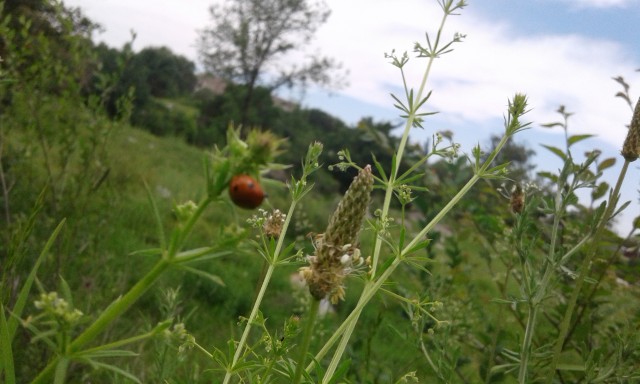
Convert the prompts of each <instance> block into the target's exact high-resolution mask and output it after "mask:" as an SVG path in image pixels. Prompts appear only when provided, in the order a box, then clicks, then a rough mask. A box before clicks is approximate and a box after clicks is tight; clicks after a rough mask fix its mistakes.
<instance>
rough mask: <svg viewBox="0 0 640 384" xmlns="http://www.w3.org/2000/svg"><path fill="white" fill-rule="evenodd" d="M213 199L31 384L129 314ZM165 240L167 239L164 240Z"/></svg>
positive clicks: (46, 377)
mask: <svg viewBox="0 0 640 384" xmlns="http://www.w3.org/2000/svg"><path fill="white" fill-rule="evenodd" d="M211 201H212V200H211V199H210V198H208V197H207V198H205V199H204V200H203V202H202V203H201V204H199V205H198V208H197V210H196V211H195V212H194V213H193V215H191V217H190V218H189V220H188V221H187V223H186V225H185V227H184V229H183V230H182V231H181V233H180V235H179V237H178V238H177V239H175V240H174V241H172V242H171V243H170V244H169V248H168V250H167V251H166V253H165V254H164V255H163V257H162V258H161V259H160V260H158V262H157V263H156V264H155V265H154V266H153V268H152V269H151V270H150V271H149V272H147V274H146V275H145V276H144V277H143V278H142V279H140V280H139V281H138V282H137V283H136V284H135V285H134V286H133V287H132V288H131V289H130V290H129V291H128V292H127V293H126V294H125V295H124V296H122V297H121V298H119V299H117V300H116V301H114V302H113V303H111V305H110V306H109V307H107V308H106V309H105V310H104V311H103V312H102V313H101V314H100V316H99V317H98V318H97V319H96V320H95V321H94V322H93V323H92V324H91V326H89V328H87V329H85V330H84V332H82V333H81V334H80V335H79V336H78V337H76V338H75V339H74V340H73V341H72V342H71V343H70V344H69V345H68V347H67V348H66V350H65V353H64V355H62V356H60V355H59V356H56V357H54V358H53V359H52V360H51V361H50V362H49V364H48V365H47V366H46V367H45V368H44V369H43V370H42V371H41V372H40V374H38V376H37V377H36V378H35V379H34V380H33V381H32V384H38V383H47V382H49V380H50V376H51V375H52V374H53V373H54V371H55V370H56V366H57V365H58V363H59V362H60V359H61V358H62V359H65V360H66V359H68V358H69V356H72V355H73V354H74V353H76V352H78V351H80V350H81V349H82V347H84V346H85V345H87V344H88V343H90V342H91V341H93V340H94V339H95V338H96V337H97V336H98V335H99V334H100V333H102V332H103V331H104V330H105V329H106V328H107V327H108V326H109V325H110V324H111V323H112V322H113V321H114V320H115V319H117V318H118V317H119V316H120V315H122V314H123V313H124V312H126V311H127V310H128V309H129V308H130V307H131V306H132V305H133V304H134V303H135V302H136V301H137V300H138V299H139V298H140V297H141V296H142V295H143V294H144V293H145V292H146V291H147V290H148V289H149V288H150V287H151V286H152V285H153V283H154V282H155V281H156V280H157V279H158V277H160V275H161V274H162V273H163V272H164V271H165V270H166V269H167V268H168V267H169V266H170V265H171V264H172V263H173V259H174V258H175V255H176V254H177V253H178V251H179V250H180V248H181V246H182V244H183V242H184V240H185V239H186V237H187V235H188V233H190V232H191V229H192V228H193V226H194V225H195V223H196V221H197V220H198V218H199V217H200V216H201V215H202V213H203V212H204V210H205V208H206V207H207V206H208V205H209V203H210V202H211ZM162 240H163V241H164V239H162Z"/></svg>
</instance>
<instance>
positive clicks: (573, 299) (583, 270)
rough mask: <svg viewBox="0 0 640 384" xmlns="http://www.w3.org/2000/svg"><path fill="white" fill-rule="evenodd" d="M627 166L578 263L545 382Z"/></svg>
mask: <svg viewBox="0 0 640 384" xmlns="http://www.w3.org/2000/svg"><path fill="white" fill-rule="evenodd" d="M628 168H629V161H628V160H625V162H624V164H623V165H622V169H621V170H620V174H619V175H618V181H617V182H616V185H615V187H614V189H613V192H612V193H611V195H610V198H609V204H608V205H607V208H606V210H605V212H604V214H603V215H602V219H601V220H600V222H599V223H598V227H597V228H596V230H595V232H594V235H593V239H592V246H591V247H589V251H588V253H587V255H586V257H585V258H584V259H583V260H582V264H581V265H580V269H579V271H578V277H577V278H576V285H575V286H574V288H573V292H572V293H571V298H570V299H569V302H568V304H567V309H566V310H565V312H564V317H563V318H562V322H561V323H560V332H559V333H558V338H557V340H556V344H555V346H554V350H553V359H552V360H551V365H550V367H549V373H548V377H547V382H548V383H551V381H552V380H553V377H554V376H555V372H556V368H557V366H558V361H559V360H560V354H561V353H562V348H563V347H564V343H565V339H566V337H567V333H568V332H569V326H570V324H571V317H572V316H573V311H574V309H575V306H576V302H577V301H578V296H579V295H580V291H581V290H582V285H583V284H584V281H585V279H586V278H587V275H588V274H589V270H590V269H591V263H592V262H593V259H594V257H595V255H596V252H597V250H598V246H597V245H598V244H597V242H598V241H599V240H600V236H602V233H603V231H604V229H605V228H606V226H607V223H608V222H609V220H610V219H611V216H612V215H613V213H614V212H615V209H616V206H617V205H618V198H619V194H620V189H621V188H622V182H623V181H624V178H625V175H626V173H627V169H628Z"/></svg>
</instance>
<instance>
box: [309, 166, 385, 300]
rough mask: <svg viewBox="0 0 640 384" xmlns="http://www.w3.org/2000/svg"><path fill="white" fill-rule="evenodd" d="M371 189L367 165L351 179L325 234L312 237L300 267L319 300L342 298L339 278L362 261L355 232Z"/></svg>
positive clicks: (359, 225) (365, 208)
mask: <svg viewBox="0 0 640 384" xmlns="http://www.w3.org/2000/svg"><path fill="white" fill-rule="evenodd" d="M372 189H373V175H372V174H371V166H369V165H367V166H366V167H364V168H363V169H362V170H361V171H360V172H359V173H358V175H357V176H356V177H355V178H354V179H353V182H352V183H351V185H350V186H349V189H348V190H347V192H346V193H345V195H344V196H343V198H342V200H341V201H340V203H339V204H338V208H336V211H335V212H334V213H333V215H332V216H331V218H330V219H329V225H328V226H327V229H326V231H325V233H324V234H321V235H317V236H316V237H315V239H314V247H315V250H316V251H315V255H314V256H310V257H309V263H310V266H309V267H303V268H302V269H301V270H300V272H301V274H302V276H303V277H304V278H305V280H306V281H307V284H308V285H309V292H310V293H311V295H312V296H313V297H314V298H316V299H318V300H321V299H323V298H325V297H326V296H327V295H329V296H330V299H331V302H333V303H336V302H337V301H338V300H339V299H343V298H344V287H343V286H342V281H343V280H344V278H345V277H346V276H347V275H348V274H349V272H351V271H352V270H353V267H354V265H355V266H357V265H360V264H362V263H361V260H360V250H359V249H358V247H357V244H358V234H359V232H360V227H361V225H362V220H363V219H364V216H365V214H366V212H367V208H368V206H369V202H370V201H371V190H372Z"/></svg>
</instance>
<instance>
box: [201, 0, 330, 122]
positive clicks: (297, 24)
mask: <svg viewBox="0 0 640 384" xmlns="http://www.w3.org/2000/svg"><path fill="white" fill-rule="evenodd" d="M209 12H210V15H211V20H212V25H211V26H210V27H209V28H205V29H203V30H201V31H200V36H199V40H198V43H197V44H198V49H199V54H200V58H201V60H202V61H203V63H204V67H205V69H206V70H207V71H208V72H209V73H211V74H212V75H214V76H218V77H221V78H223V79H224V80H226V81H229V82H232V83H237V84H240V85H244V86H246V87H247V92H246V95H245V97H244V100H243V102H242V106H241V110H242V121H241V122H242V123H245V121H246V117H247V115H248V110H249V108H250V107H251V103H252V101H253V96H254V90H255V89H256V87H257V86H258V85H260V86H262V87H265V88H267V89H269V90H270V91H273V90H275V89H277V88H279V87H282V86H288V87H292V86H294V85H298V86H301V87H303V88H304V87H306V86H307V85H309V84H317V85H320V86H337V85H338V84H339V83H340V80H335V79H336V77H335V76H330V74H331V73H332V72H335V70H336V69H338V68H339V67H340V66H339V64H337V63H336V62H335V61H334V60H333V59H331V58H328V57H322V56H319V55H309V56H308V57H309V60H308V61H307V62H305V63H303V64H298V65H296V64H291V62H292V61H291V60H290V61H289V62H288V63H287V64H284V60H283V59H286V58H288V59H291V56H288V55H289V54H292V53H294V52H299V51H302V50H303V48H304V47H306V46H307V45H308V43H309V42H310V40H311V39H312V37H313V35H314V34H315V32H316V31H317V29H318V28H319V27H320V26H321V25H322V24H324V23H325V22H326V21H327V19H328V17H329V14H330V11H329V10H328V9H327V7H326V5H325V4H324V3H323V2H310V1H307V0H269V1H264V0H226V1H225V2H224V3H223V4H218V5H214V6H212V7H210V9H209ZM338 78H339V76H338Z"/></svg>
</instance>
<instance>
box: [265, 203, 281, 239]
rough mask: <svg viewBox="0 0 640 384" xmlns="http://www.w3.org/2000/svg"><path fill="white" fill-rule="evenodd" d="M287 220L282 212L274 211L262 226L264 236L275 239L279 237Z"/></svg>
mask: <svg viewBox="0 0 640 384" xmlns="http://www.w3.org/2000/svg"><path fill="white" fill-rule="evenodd" d="M286 218H287V215H285V214H284V213H282V212H280V210H279V209H274V210H273V212H271V214H270V215H269V216H267V220H266V221H265V222H264V224H263V225H262V229H263V230H264V234H265V235H266V236H269V237H273V238H277V237H279V236H280V232H282V226H283V225H284V221H285V219H286Z"/></svg>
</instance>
